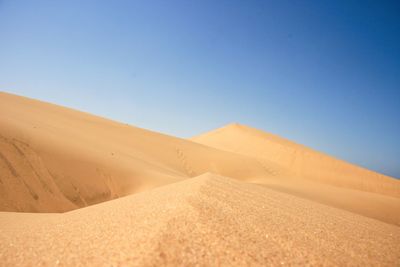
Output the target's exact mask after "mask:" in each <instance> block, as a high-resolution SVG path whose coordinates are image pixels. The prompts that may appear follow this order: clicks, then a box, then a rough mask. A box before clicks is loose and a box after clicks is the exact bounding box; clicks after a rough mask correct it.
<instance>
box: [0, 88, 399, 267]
mask: <svg viewBox="0 0 400 267" xmlns="http://www.w3.org/2000/svg"><path fill="white" fill-rule="evenodd" d="M399 226H400V181H399V180H397V179H394V178H392V177H388V176H385V175H382V174H379V173H376V172H373V171H370V170H367V169H364V168H361V167H359V166H356V165H353V164H350V163H348V162H345V161H342V160H339V159H336V158H333V157H330V156H329V155H326V154H324V153H321V152H318V151H315V150H313V149H311V148H308V147H305V146H303V145H299V144H296V143H294V142H291V141H289V140H286V139H284V138H281V137H279V136H276V135H272V134H269V133H266V132H262V131H260V130H257V129H254V128H251V127H247V126H244V125H240V124H231V125H227V126H225V127H223V128H220V129H217V130H214V131H211V132H209V133H205V134H202V135H200V136H197V137H194V138H191V139H182V138H177V137H173V136H168V135H165V134H161V133H157V132H153V131H149V130H146V129H142V128H138V127H134V126H131V125H127V124H123V123H118V122H114V121H111V120H108V119H104V118H101V117H97V116H94V115H91V114H88V113H84V112H80V111H76V110H72V109H69V108H65V107H61V106H57V105H53V104H49V103H45V102H41V101H37V100H33V99H29V98H25V97H21V96H16V95H12V94H8V93H0V265H1V266H127V265H128V266H160V265H169V266H193V265H197V266H220V265H222V266H249V265H253V266H254V265H263V266H265V265H269V266H271V265H272V266H281V265H299V266H304V265H317V266H320V265H327V266H344V265H346V266H347V265H353V266H360V265H364V266H365V265H367V266H400V227H399Z"/></svg>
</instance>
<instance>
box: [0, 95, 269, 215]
mask: <svg viewBox="0 0 400 267" xmlns="http://www.w3.org/2000/svg"><path fill="white" fill-rule="evenodd" d="M0 114H1V116H0V151H1V154H0V172H1V177H0V193H1V194H0V210H2V211H25V212H61V211H66V210H71V209H74V208H79V207H84V206H87V205H91V204H95V203H99V202H102V201H106V200H110V199H114V198H118V197H120V196H124V195H128V194H131V193H135V192H140V191H145V190H148V189H150V188H153V187H156V186H160V185H164V184H168V183H171V182H176V181H180V180H182V179H186V178H189V177H193V176H196V175H199V174H202V173H204V172H207V171H212V172H215V173H219V174H222V175H226V176H229V177H234V178H237V179H242V180H246V179H252V178H255V177H268V176H270V174H268V173H267V172H266V171H265V170H264V168H263V166H262V165H261V164H260V163H259V162H257V161H256V160H254V159H251V158H249V157H245V156H242V155H238V154H235V153H230V152H226V151H221V150H218V149H215V148H211V147H207V146H204V145H201V144H197V143H194V142H191V141H188V140H184V139H180V138H175V137H172V136H167V135H164V134H160V133H156V132H152V131H148V130H144V129H141V128H137V127H133V126H129V125H126V124H122V123H117V122H114V121H111V120H107V119H103V118H100V117H96V116H93V115H90V114H87V113H84V112H79V111H75V110H72V109H68V108H64V107H60V106H56V105H52V104H49V103H44V102H41V101H37V100H33V99H29V98H25V97H20V96H16V95H12V94H7V93H0Z"/></svg>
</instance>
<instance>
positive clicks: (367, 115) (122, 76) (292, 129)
mask: <svg viewBox="0 0 400 267" xmlns="http://www.w3.org/2000/svg"><path fill="white" fill-rule="evenodd" d="M398 14H400V4H398V2H397V3H396V1H393V2H390V1H284V0H279V1H234V0H230V1H161V0H160V1H151V0H146V1H78V0H68V1H40V0H38V1H20V0H0V90H2V91H7V92H12V93H16V94H20V95H25V96H29V97H33V98H37V99H41V100H45V101H49V102H53V103H57V104H61V105H64V106H68V107H72V108H76V109H80V110H84V111H87V112H91V113H94V114H97V115H101V116H105V117H108V118H111V119H114V120H118V121H121V122H125V123H130V124H133V125H137V126H140V127H144V128H148V129H152V130H156V131H160V132H164V133H168V134H172V135H176V136H180V137H190V136H193V135H196V134H199V133H202V132H206V131H209V130H211V129H214V128H217V127H220V126H223V125H225V124H227V123H230V122H239V123H242V124H247V125H250V126H253V127H256V128H259V129H263V130H266V131H269V132H272V133H275V134H279V135H281V136H284V137H286V138H289V139H291V140H294V141H297V142H299V143H302V144H305V145H308V146H310V147H313V148H315V149H318V150H321V151H323V152H326V153H329V154H331V155H334V156H336V157H339V158H342V159H345V160H348V161H350V162H353V163H357V164H360V165H362V166H365V167H368V168H370V169H373V170H377V171H380V172H383V173H386V174H389V175H392V176H396V177H400V141H399V136H400V16H398Z"/></svg>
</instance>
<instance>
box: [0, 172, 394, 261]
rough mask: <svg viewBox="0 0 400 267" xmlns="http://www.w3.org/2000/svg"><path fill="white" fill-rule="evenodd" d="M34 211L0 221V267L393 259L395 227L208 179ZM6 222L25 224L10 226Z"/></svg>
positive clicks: (251, 187) (256, 188) (235, 183)
mask: <svg viewBox="0 0 400 267" xmlns="http://www.w3.org/2000/svg"><path fill="white" fill-rule="evenodd" d="M35 215H36V214H19V213H3V214H1V215H0V225H1V228H2V232H1V234H0V237H1V238H0V240H1V241H0V251H1V252H2V256H1V257H2V263H3V264H4V265H9V266H15V265H21V266H23V265H26V266H31V265H36V266H38V265H57V266H78V265H83V266H87V265H99V266H118V265H120V266H123V265H130V266H161V265H169V266H177V265H179V266H191V265H201V266H215V265H224V266H233V265H241V266H249V265H251V266H255V265H258V266H265V265H274V266H279V265H301V266H304V265H336V266H343V265H348V264H350V265H354V266H362V265H369V266H378V265H379V266H395V265H396V264H398V263H399V262H400V254H399V252H400V243H399V240H400V228H399V227H396V226H393V225H389V224H385V223H382V222H379V221H377V220H373V219H369V218H365V217H363V216H359V215H355V214H353V213H350V212H346V211H343V210H340V209H335V208H331V207H329V206H325V205H321V204H318V203H315V202H312V201H307V200H303V199H301V198H297V197H293V196H290V195H288V194H282V193H278V192H275V191H273V190H269V189H266V188H263V187H261V186H257V185H252V184H248V183H246V184H245V183H241V182H238V181H237V180H233V179H231V178H225V177H221V176H217V175H213V174H204V175H201V176H199V177H196V178H193V179H190V180H186V181H183V182H179V183H174V184H171V185H167V186H164V187H161V188H158V189H154V190H152V191H149V192H145V193H139V194H136V195H133V196H128V197H125V198H121V199H117V200H113V201H110V202H106V203H103V204H99V205H95V206H91V207H88V208H83V209H78V210H76V211H72V212H68V213H64V214H54V215H49V214H45V215H42V217H41V216H40V215H39V216H37V218H35V217H36V216H35ZM13 216H15V220H16V221H23V222H24V223H23V224H21V225H20V224H17V225H15V224H11V223H9V222H10V220H11V219H10V217H11V218H13ZM4 217H6V219H3V218H4Z"/></svg>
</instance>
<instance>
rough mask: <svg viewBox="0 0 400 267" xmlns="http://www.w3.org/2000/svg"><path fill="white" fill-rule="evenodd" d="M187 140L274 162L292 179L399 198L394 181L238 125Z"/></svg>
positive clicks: (397, 186) (396, 183)
mask: <svg viewBox="0 0 400 267" xmlns="http://www.w3.org/2000/svg"><path fill="white" fill-rule="evenodd" d="M191 140H193V141H195V142H198V143H201V144H204V145H208V146H211V147H215V148H218V149H222V150H226V151H230V152H235V153H238V154H242V155H247V156H251V157H255V158H258V159H260V160H268V161H271V162H274V163H276V164H279V165H280V166H282V167H283V168H286V169H288V170H290V171H291V176H292V177H298V178H303V179H309V180H312V181H317V182H321V183H325V184H331V185H334V186H341V187H347V188H352V189H356V190H362V191H367V192H372V193H378V194H383V195H390V196H393V197H397V198H399V197H400V183H399V181H398V180H397V179H394V178H392V177H389V176H386V175H383V174H380V173H376V172H373V171H370V170H367V169H364V168H362V167H359V166H356V165H353V164H350V163H348V162H345V161H342V160H339V159H336V158H333V157H331V156H328V155H326V154H324V153H321V152H318V151H315V150H313V149H311V148H308V147H306V146H303V145H300V144H296V143H294V142H292V141H289V140H287V139H285V138H282V137H279V136H277V135H273V134H270V133H267V132H263V131H261V130H258V129H255V128H251V127H248V126H244V125H241V124H238V123H233V124H229V125H227V126H224V127H222V128H219V129H216V130H213V131H211V132H208V133H205V134H202V135H199V136H196V137H193V138H191Z"/></svg>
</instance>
